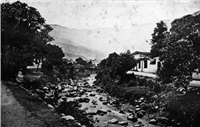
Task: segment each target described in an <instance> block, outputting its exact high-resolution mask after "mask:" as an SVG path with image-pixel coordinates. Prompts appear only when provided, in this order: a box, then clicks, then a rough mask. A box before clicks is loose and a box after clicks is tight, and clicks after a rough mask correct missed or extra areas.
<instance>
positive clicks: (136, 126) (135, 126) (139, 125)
mask: <svg viewBox="0 0 200 127" xmlns="http://www.w3.org/2000/svg"><path fill="white" fill-rule="evenodd" d="M133 127H142V125H141V124H135V125H133Z"/></svg>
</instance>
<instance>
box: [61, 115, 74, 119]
mask: <svg viewBox="0 0 200 127" xmlns="http://www.w3.org/2000/svg"><path fill="white" fill-rule="evenodd" d="M61 118H62V119H65V120H75V118H74V117H73V116H71V115H67V116H62V117H61Z"/></svg>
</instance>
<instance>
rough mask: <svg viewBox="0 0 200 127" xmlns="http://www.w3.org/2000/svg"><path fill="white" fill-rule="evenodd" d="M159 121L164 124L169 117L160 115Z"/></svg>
mask: <svg viewBox="0 0 200 127" xmlns="http://www.w3.org/2000/svg"><path fill="white" fill-rule="evenodd" d="M159 121H160V122H161V123H162V124H163V123H166V122H167V121H168V118H167V117H160V118H159Z"/></svg>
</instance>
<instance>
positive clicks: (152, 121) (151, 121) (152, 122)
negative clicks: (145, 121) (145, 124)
mask: <svg viewBox="0 0 200 127" xmlns="http://www.w3.org/2000/svg"><path fill="white" fill-rule="evenodd" d="M149 123H150V124H156V123H157V120H156V119H150V120H149Z"/></svg>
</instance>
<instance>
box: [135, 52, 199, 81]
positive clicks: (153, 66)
mask: <svg viewBox="0 0 200 127" xmlns="http://www.w3.org/2000/svg"><path fill="white" fill-rule="evenodd" d="M134 57H135V59H139V58H145V57H147V56H145V55H143V54H136V55H134ZM154 59H156V63H155V64H150V63H151V61H152V60H147V68H144V60H141V61H140V68H139V63H137V66H136V67H135V68H134V70H137V71H140V72H147V73H156V71H157V68H158V62H159V58H158V57H155V58H154ZM192 78H193V79H196V80H200V74H197V73H193V75H192Z"/></svg>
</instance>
